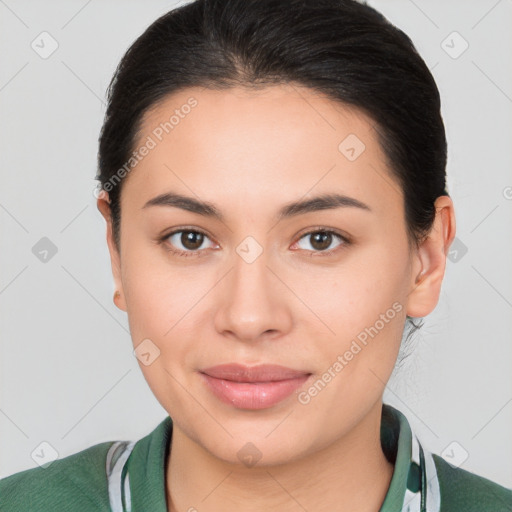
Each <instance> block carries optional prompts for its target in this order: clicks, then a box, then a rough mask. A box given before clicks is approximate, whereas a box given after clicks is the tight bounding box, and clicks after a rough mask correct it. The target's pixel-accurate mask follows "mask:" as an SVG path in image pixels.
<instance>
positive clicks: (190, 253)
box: [158, 227, 352, 258]
mask: <svg viewBox="0 0 512 512" xmlns="http://www.w3.org/2000/svg"><path fill="white" fill-rule="evenodd" d="M181 232H188V233H200V234H202V235H203V236H205V237H207V238H210V237H209V235H208V234H207V233H205V232H204V231H202V230H200V229H196V228H194V229H192V228H180V229H177V230H175V231H171V232H170V233H167V234H166V235H163V236H162V237H161V238H159V239H158V243H159V244H161V245H163V246H164V248H165V250H166V251H167V252H170V253H172V254H175V255H176V256H183V257H185V258H187V257H190V256H194V257H201V256H204V255H205V253H206V251H205V249H201V250H199V251H197V250H196V251H182V250H180V249H173V248H172V247H171V246H170V245H168V244H167V243H166V242H167V240H168V239H169V238H170V237H171V236H173V235H175V234H176V233H181ZM317 233H324V234H330V235H334V236H336V237H338V238H339V239H341V241H342V242H343V243H341V244H340V245H338V246H336V247H335V248H334V249H330V250H328V251H306V252H307V253H309V254H308V256H309V257H318V256H320V257H327V256H331V255H332V254H334V253H336V252H337V251H340V250H343V249H346V248H347V247H348V246H350V245H351V244H352V241H351V240H350V239H349V238H347V237H346V236H344V235H342V234H341V233H338V232H337V231H334V230H332V229H326V228H321V227H317V228H315V229H314V230H311V231H307V232H306V233H303V234H301V235H300V236H299V238H298V240H297V242H298V241H300V240H302V238H304V237H307V236H308V235H314V234H317Z"/></svg>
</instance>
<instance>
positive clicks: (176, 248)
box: [160, 229, 209, 256]
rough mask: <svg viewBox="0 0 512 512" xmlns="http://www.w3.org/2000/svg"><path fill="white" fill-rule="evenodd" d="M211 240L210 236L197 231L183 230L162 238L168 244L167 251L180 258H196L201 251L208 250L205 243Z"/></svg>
mask: <svg viewBox="0 0 512 512" xmlns="http://www.w3.org/2000/svg"><path fill="white" fill-rule="evenodd" d="M207 240H209V237H208V235H206V233H203V232H202V231H198V230H196V229H181V230H178V231H173V232H172V233H169V234H167V235H165V236H164V237H162V238H161V240H160V241H161V242H162V243H166V244H167V246H166V249H167V250H168V251H170V252H173V253H175V254H178V255H180V256H196V255H199V253H200V251H202V250H203V249H207V248H208V247H205V246H204V245H205V242H206V241H207Z"/></svg>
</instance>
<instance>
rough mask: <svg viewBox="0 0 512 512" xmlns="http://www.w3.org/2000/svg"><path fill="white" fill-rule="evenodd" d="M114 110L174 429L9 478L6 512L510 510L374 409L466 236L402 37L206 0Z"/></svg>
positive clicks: (109, 131)
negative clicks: (457, 240)
mask: <svg viewBox="0 0 512 512" xmlns="http://www.w3.org/2000/svg"><path fill="white" fill-rule="evenodd" d="M108 101H109V102H108V109H107V113H106V117H105V123H104V126H103V129H102V132H101V136H100V145H99V159H98V163H99V173H98V176H97V178H98V180H99V181H100V185H101V187H100V190H99V191H98V201H97V206H98V209H99V211H100V212H101V214H102V215H103V217H104V218H105V221H106V223H107V243H108V247H109V251H110V256H111V262H112V272H113V276H114V280H115V284H116V288H117V291H116V294H115V296H114V301H115V303H116V305H117V306H118V307H119V308H120V309H122V310H123V311H126V312H127V314H128V319H129V324H130V332H131V336H132V339H133V345H134V351H135V354H136V355H137V358H138V360H139V364H140V367H141V369H142V372H143V374H144V376H145V378H146V380H147V382H148V384H149V386H150V388H151V389H152V391H153V393H154V394H155V396H156V398H157V399H158V400H159V402H160V403H161V405H162V406H163V407H164V409H165V410H166V411H167V412H168V414H169V417H168V418H166V420H164V421H163V422H162V423H161V424H160V425H158V426H157V428H156V429H155V430H154V431H153V432H152V433H150V434H149V435H148V436H146V437H145V438H143V439H141V440H139V441H137V442H134V441H132V442H123V441H117V442H109V443H102V444H98V445H95V446H92V447H90V448H89V449H87V450H84V451H82V452H80V453H77V454H74V455H71V456H69V457H67V458H65V459H62V460H58V461H55V462H53V463H52V464H51V465H50V466H48V467H47V468H38V469H32V470H28V471H24V472H21V473H18V474H16V475H13V476H11V477H8V478H6V479H4V480H3V481H1V482H0V506H1V509H2V510H6V511H7V510H9V511H10V510H52V511H56V510H80V511H87V510H114V511H121V510H131V511H133V512H136V511H142V510H144V511H170V512H177V511H195V510H197V511H200V512H202V511H231V510H237V511H240V510H243V511H260V510H280V511H292V510H307V511H325V510H337V511H362V512H366V511H368V512H370V511H381V512H391V511H393V512H396V511H429V512H431V511H440V512H448V511H461V510H464V511H470V510H475V511H476V510H478V511H482V510H492V511H505V510H512V491H511V490H509V489H506V488H504V487H502V486H499V485H498V484H496V483H494V482H491V481H489V480H487V479H485V478H483V477H480V476H477V475H474V474H472V473H469V472H467V471H465V470H462V469H460V468H456V467H455V466H453V465H451V464H449V463H448V462H446V461H445V460H444V459H442V458H441V457H439V456H438V455H434V454H432V453H430V452H428V450H426V449H425V448H423V447H422V446H421V444H420V443H419V441H418V439H417V437H416V436H415V434H414V433H413V432H412V431H411V428H410V425H409V423H408V421H407V419H406V417H405V416H404V415H403V414H402V413H401V412H400V411H398V410H397V409H395V408H393V407H391V406H390V405H386V404H383V402H382V396H383V392H384V388H385V386H386V383H387V381H388V379H389V377H390V375H391V373H392V370H393V368H394V366H395V363H396V360H397V357H398V354H399V350H400V346H401V343H402V335H403V333H404V331H407V329H408V328H409V327H410V325H412V327H413V329H414V328H415V327H417V325H416V324H414V323H412V320H413V319H414V318H421V317H424V316H426V315H428V314H429V313H430V312H432V311H433V310H434V308H435V306H436V304H437V301H438V298H439V293H440V289H441V284H442V280H443V276H444V271H445V266H446V255H447V252H448V249H449V246H450V244H451V242H452V240H453V238H454V236H455V214H454V208H453V202H452V200H451V199H450V197H449V195H448V193H447V191H446V185H445V178H446V176H445V166H446V138H445V131H444V126H443V121H442V118H441V115H440V99H439V93H438V90H437V87H436V84H435V82H434V80H433V78H432V76H431V74H430V72H429V70H428V68H427V67H426V65H425V63H424V62H423V60H422V59H421V57H420V56H419V55H418V53H417V52H416V50H415V48H414V46H413V44H412V42H411V41H410V39H409V38H408V37H407V36H406V35H405V34H404V33H403V32H401V31H400V30H398V29H397V28H396V27H394V26H393V25H391V24H390V23H389V22H388V21H387V20H386V19H385V18H384V17H383V16H382V15H380V14H379V13H378V12H376V11H375V10H374V9H372V8H371V7H369V6H367V5H363V4H359V3H357V2H355V1H351V0H315V1H313V0H304V1H294V0H287V1H282V0H280V1H270V0H250V1H247V0H196V1H194V2H192V3H189V4H187V5H184V6H182V7H180V8H178V9H175V10H173V11H170V12H169V13H167V14H166V15H164V16H162V17H161V18H160V19H158V20H157V21H155V22H154V23H153V24H152V25H151V26H150V27H149V28H148V29H147V30H146V32H145V33H144V34H142V36H140V37H139V39H138V40H137V41H136V42H135V43H134V44H133V45H132V47H131V48H130V49H129V50H128V52H127V53H126V55H125V56H124V57H123V59H122V61H121V63H120V64H119V67H118V69H117V70H116V73H115V75H114V78H113V80H112V83H111V86H110V89H109V95H108ZM171 418H172V419H171Z"/></svg>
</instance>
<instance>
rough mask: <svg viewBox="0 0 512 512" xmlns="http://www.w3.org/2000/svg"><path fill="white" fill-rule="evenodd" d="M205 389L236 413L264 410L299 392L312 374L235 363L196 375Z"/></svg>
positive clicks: (215, 367) (276, 367)
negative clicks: (238, 411) (235, 409)
mask: <svg viewBox="0 0 512 512" xmlns="http://www.w3.org/2000/svg"><path fill="white" fill-rule="evenodd" d="M199 373H200V375H201V377H202V378H203V381H204V382H205V383H206V385H207V387H208V389H209V390H210V391H211V392H212V393H213V394H214V395H215V396H216V397H217V398H218V399H220V400H221V401H222V402H224V403H227V404H229V405H232V406H234V407H236V408H238V409H252V410H257V409H266V408H268V407H272V406H273V405H275V404H277V403H279V402H281V401H282V400H284V399H285V398H287V397H288V396H290V395H291V394H292V393H293V392H294V391H295V390H296V389H297V388H299V387H300V386H301V385H302V384H304V382H306V380H308V378H309V377H310V376H311V373H309V372H305V371H301V370H294V369H292V368H287V367H285V366H280V365H270V364H262V365H257V366H245V365H241V364H238V363H229V364H222V365H218V366H212V367H210V368H205V369H203V370H200V371H199Z"/></svg>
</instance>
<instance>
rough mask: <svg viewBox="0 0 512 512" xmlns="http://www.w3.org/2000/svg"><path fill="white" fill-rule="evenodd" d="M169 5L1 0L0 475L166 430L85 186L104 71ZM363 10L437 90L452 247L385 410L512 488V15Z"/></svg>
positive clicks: (452, 9)
mask: <svg viewBox="0 0 512 512" xmlns="http://www.w3.org/2000/svg"><path fill="white" fill-rule="evenodd" d="M175 5H177V3H176V2H172V1H162V0H160V1H152V2H143V1H141V0H137V1H135V0H131V1H126V0H125V1H123V2H120V1H119V2H114V1H106V0H102V1H101V2H100V1H99V0H92V1H91V0H89V1H85V0H84V1H74V0H73V1H69V0H67V1H64V0H61V1H45V2H38V1H36V0H33V1H27V0H19V1H14V0H0V44H1V65H0V116H1V117H0V119H1V125H0V130H1V132H0V169H1V173H2V176H1V181H0V183H1V184H2V186H1V189H0V222H1V251H0V258H1V261H0V269H1V272H0V311H1V317H0V321H1V325H0V327H1V331H0V333H1V338H0V343H1V345H0V349H1V352H0V355H1V360H0V371H1V374H0V384H1V388H0V399H1V403H0V477H4V476H7V475H9V474H11V473H13V472H16V471H20V470H22V469H26V468H30V467H34V466H36V463H35V462H34V460H33V459H32V458H31V453H32V452H33V451H34V449H36V447H39V446H40V443H41V442H43V441H46V442H48V443H50V444H51V445H52V446H53V447H55V449H56V450H57V452H58V454H59V456H60V457H64V456H67V455H70V454H72V453H75V452H77V451H79V450H82V449H84V448H86V447H88V446H91V445H93V444H96V443H99V442H102V441H109V440H114V439H138V438H140V437H142V436H144V435H146V434H147V433H148V432H150V431H151V430H152V429H153V428H154V427H155V426H156V425H157V424H158V423H159V422H160V421H161V420H162V419H163V418H164V417H165V416H166V412H165V411H164V409H163V408H162V407H161V406H160V405H159V403H158V402H157V401H156V399H155V398H154V396H153V394H152V393H151V391H150V389H149V387H148V386H147V384H146V382H145V380H144V378H143V377H142V373H141V372H140V369H139V367H138V364H137V360H136V359H135V357H134V356H133V354H132V345H131V339H130V336H129V332H128V323H127V318H126V316H125V313H123V312H121V311H119V310H118V309H117V308H116V307H115V306H114V305H113V303H112V293H113V290H114V288H113V281H112V276H111V271H110V261H109V257H108V252H107V246H106V242H105V223H104V221H103V218H102V217H101V216H100V214H99V212H98V211H97V209H96V206H95V198H94V196H93V189H94V187H95V185H96V182H95V181H94V175H95V172H96V154H97V138H98V134H99V130H100V127H101V123H102V118H103V114H104V103H103V100H104V94H105V90H106V87H107V85H108V83H109V80H110V78H111V76H112V73H113V71H114V68H115V66H116V64H117V63H118V61H119V59H120V58H121V56H122V54H123V53H124V52H125V50H126V49H127V48H128V46H129V44H130V43H131V42H132V41H133V40H134V39H135V38H136V37H137V36H138V35H139V34H140V33H142V32H143V30H144V29H145V28H146V27H147V26H148V25H149V24H150V23H151V22H152V21H154V20H155V19H156V18H157V17H159V16H160V15H161V14H163V13H164V12H166V11H168V10H170V9H171V8H172V7H174V6H175ZM370 5H372V6H374V7H376V8H378V9H379V10H380V11H381V12H383V14H384V15H386V16H387V17H388V18H389V19H390V21H392V22H393V23H395V24H396V25H397V26H398V27H400V28H401V29H402V30H404V31H405V32H406V33H407V34H408V35H409V36H410V37H411V38H412V39H413V41H414V43H415V44H416V45H417V48H418V50H419V52H420V54H421V55H422V56H423V58H424V59H425V61H426V63H427V64H428V66H429V67H430V68H431V69H432V72H433V74H434V76H435V78H436V81H437V83H438V86H439V89H440V92H441V96H442V101H443V116H444V119H445V123H446V129H447V137H448V143H449V163H448V182H449V192H450V194H451V196H452V198H453V200H454V203H455V207H456V215H457V239H458V241H457V242H456V243H457V244H458V245H457V246H456V248H457V247H458V249H457V251H458V252H457V254H455V253H453V254H452V255H451V258H452V260H453V261H449V262H448V265H447V271H446V277H445V281H444V283H443V290H442V295H441V299H440V302H439V304H438V306H437V308H436V310H435V312H434V313H433V314H432V315H430V316H429V317H428V318H427V320H426V323H425V326H424V327H423V329H422V332H421V334H419V335H417V337H416V338H415V350H414V352H413V355H412V356H411V357H410V358H409V360H408V362H407V363H406V366H405V367H403V368H402V370H401V371H400V372H399V374H398V375H396V376H394V377H393V379H392V381H391V382H390V383H389V386H388V388H387V390H386V393H385V396H384V398H385V401H387V402H389V403H391V404H392V405H394V406H395V407H397V408H399V409H400V410H401V411H403V412H404V414H406V416H407V417H408V419H409V421H410V423H411V425H412V427H413V429H414V430H415V431H416V432H417V434H418V437H419V438H420V441H422V442H423V444H424V446H425V447H427V448H428V449H429V450H431V451H434V452H436V453H442V452H443V453H448V456H450V453H451V449H448V452H445V449H446V448H447V447H448V446H450V444H451V443H452V442H453V441H456V442H457V443H458V444H459V445H460V446H459V445H455V449H454V451H453V454H454V456H455V457H456V458H457V457H463V455H464V452H463V451H462V450H465V451H467V453H468V458H467V459H466V460H465V462H464V463H463V464H462V466H461V467H463V468H465V469H468V470H470V471H473V472H476V473H478V474H480V475H483V476H486V477H487V478H490V479H492V480H494V481H496V482H498V483H500V484H501V485H505V486H507V487H512V434H511V433H512V371H511V370H512V343H511V341H512V340H511V332H512V314H511V313H512V286H511V281H512V278H511V277H512V276H511V274H512V270H511V262H512V257H511V256H512V254H511V253H512V247H511V245H512V237H511V233H512V231H511V227H512V200H511V198H512V173H511V168H512V166H511V160H512V156H511V151H510V147H511V142H512V115H511V114H512V67H511V64H510V62H511V61H510V55H511V54H512V51H511V50H512V32H511V31H510V26H511V19H512V2H511V1H510V0H500V1H496V0H481V1H467V0H458V1H451V2H445V1H442V0H437V1H432V0H429V1H426V0H423V1H420V0H415V1H412V0H378V1H377V0H374V1H372V2H370ZM43 31H47V32H49V33H50V34H51V36H52V37H53V38H54V39H55V40H56V41H57V42H58V45H59V47H58V49H57V50H56V51H55V52H54V53H53V54H52V55H51V56H50V57H48V58H47V59H43V58H41V57H40V56H39V55H38V54H37V53H36V52H35V51H34V50H33V49H32V48H31V42H32V41H33V40H35V39H36V42H37V37H38V36H39V34H40V33H41V32H43ZM453 31H457V32H458V33H459V34H460V35H461V36H462V37H463V38H464V40H466V41H467V42H468V44H469V48H468V49H467V50H466V51H465V52H464V53H462V54H461V55H460V56H459V57H458V58H452V57H451V56H450V55H448V53H447V52H446V51H445V49H449V48H448V47H450V46H451V47H452V48H451V50H449V51H451V52H452V54H453V52H457V51H458V50H460V49H461V48H462V46H461V44H463V42H462V40H460V39H457V37H458V36H455V39H453V36H451V37H450V38H448V39H446V38H447V37H448V36H449V35H450V34H451V33H452V32H453ZM445 40H446V42H445V43H442V42H443V41H445ZM443 45H444V48H443ZM46 48H48V46H46ZM42 237H48V238H49V239H50V240H51V241H52V242H53V243H54V244H55V245H56V247H57V249H58V252H57V253H56V254H55V255H54V256H53V257H52V258H51V259H49V261H47V262H46V263H43V262H41V261H40V260H39V259H38V258H37V257H36V256H35V255H34V254H33V252H32V247H33V246H34V245H35V244H36V243H37V242H38V241H39V240H40V239H41V238H42ZM463 247H466V248H467V252H466V253H465V254H464V250H463ZM461 248H462V249H461ZM453 446H454V445H452V447H453Z"/></svg>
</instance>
